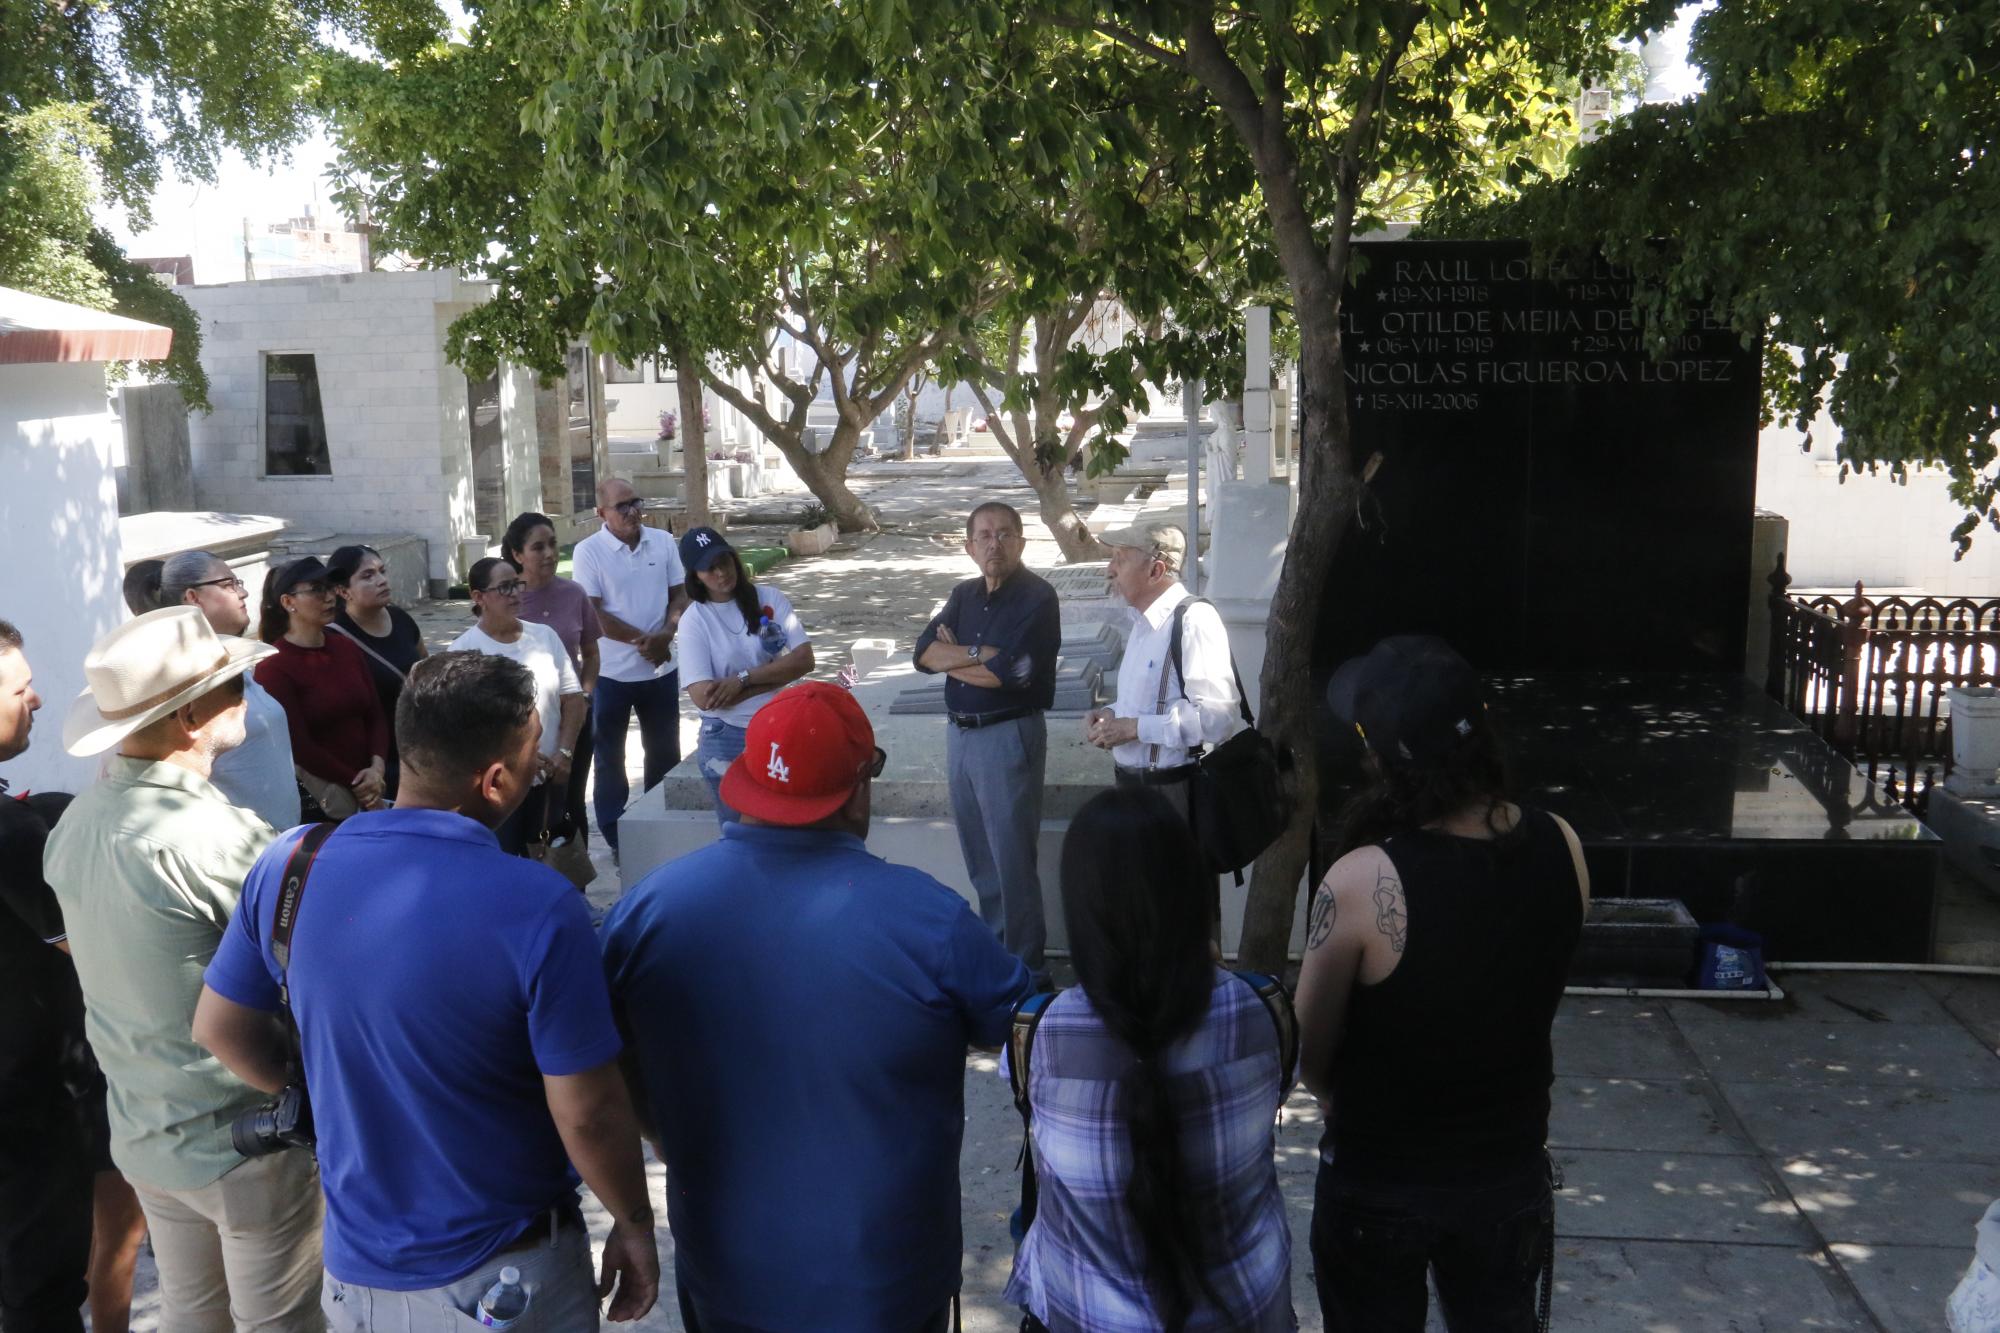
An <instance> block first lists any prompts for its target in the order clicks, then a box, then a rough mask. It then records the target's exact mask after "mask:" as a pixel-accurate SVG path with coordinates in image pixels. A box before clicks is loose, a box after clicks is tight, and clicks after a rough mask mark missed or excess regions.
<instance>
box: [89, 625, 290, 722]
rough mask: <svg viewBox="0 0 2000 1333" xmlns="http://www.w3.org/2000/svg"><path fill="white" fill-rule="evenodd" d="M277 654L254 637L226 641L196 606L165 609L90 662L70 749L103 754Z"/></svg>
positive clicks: (118, 632)
mask: <svg viewBox="0 0 2000 1333" xmlns="http://www.w3.org/2000/svg"><path fill="white" fill-rule="evenodd" d="M277 651H278V650H277V649H275V648H273V647H271V645H269V644H267V643H258V642H256V641H255V640H252V639H237V638H228V639H225V638H223V637H221V636H220V635H218V634H217V633H216V632H215V631H214V630H212V629H210V628H209V625H208V621H207V619H206V618H205V617H203V615H202V614H201V612H200V611H199V610H197V609H196V608H194V607H192V606H168V607H162V608H161V609H160V610H158V611H148V612H147V613H146V614H145V615H143V616H140V617H139V618H138V619H136V620H128V621H126V622H125V623H124V624H122V625H120V626H119V627H118V628H117V629H114V630H112V631H111V632H110V633H109V634H106V635H105V636H104V637H103V638H101V639H99V640H98V641H97V642H96V643H95V644H93V645H92V646H91V649H90V652H89V654H88V655H87V656H85V657H84V659H83V678H84V679H85V680H86V681H88V682H89V685H88V687H87V688H85V690H84V692H83V693H82V694H79V695H78V696H77V697H76V702H75V703H73V704H71V705H70V707H69V716H68V717H67V718H66V719H64V721H63V749H65V750H68V751H69V752H70V753H71V754H73V755H79V756H81V755H93V754H102V753H103V752H104V751H106V750H108V749H110V748H111V747H112V746H114V745H116V744H117V743H118V742H119V741H122V740H124V739H125V738H126V737H127V736H129V735H131V734H132V733H133V732H135V731H137V730H138V729H139V728H141V727H143V726H145V725H146V724H147V723H149V722H157V721H158V720H159V719H161V718H163V717H165V716H166V715H167V714H169V713H171V712H173V711H174V710H175V709H176V708H179V707H181V706H182V705H183V704H187V703H191V702H193V701H194V700H196V699H199V698H200V697H201V696H202V695H204V694H207V693H208V692H209V691H210V690H212V689H214V688H215V687H216V686H218V685H221V684H223V683H224V682H226V681H228V680H231V679H233V678H235V677H237V676H240V675H242V674H243V673H244V672H246V671H248V670H249V669H250V668H251V667H253V666H255V665H256V664H257V663H258V662H261V661H263V660H264V659H265V658H267V657H270V656H272V655H273V654H275V653H276V652H277Z"/></svg>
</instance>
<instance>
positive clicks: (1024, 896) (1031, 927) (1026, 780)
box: [945, 712, 1049, 977]
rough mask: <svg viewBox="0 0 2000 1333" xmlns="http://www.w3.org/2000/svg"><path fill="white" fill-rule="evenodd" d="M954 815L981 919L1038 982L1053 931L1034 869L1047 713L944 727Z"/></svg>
mask: <svg viewBox="0 0 2000 1333" xmlns="http://www.w3.org/2000/svg"><path fill="white" fill-rule="evenodd" d="M945 732H946V736H945V759H946V763H947V764H948V766H949V768H950V770H951V814H952V818H953V820H954V821H956V822H957V824H958V849H959V851H960V852H961V853H962V854H963V855H964V857H965V873H966V874H967V875H969V876H970V877H971V879H972V887H973V888H974V890H976V891H977V892H978V894H979V915H980V917H981V918H982V919H983V920H984V921H985V922H986V924H987V925H989V926H991V927H992V928H993V932H994V934H996V935H998V936H999V937H1000V942H1001V943H1002V944H1004V945H1005V946H1006V947H1007V952H1009V953H1011V954H1013V955H1014V956H1015V957H1016V958H1018V959H1020V960H1021V961H1022V962H1023V963H1025V964H1027V966H1028V970H1029V971H1030V972H1032V973H1034V974H1035V975H1036V976H1037V977H1040V976H1042V975H1043V974H1044V973H1045V971H1046V968H1045V967H1044V965H1043V962H1042V950H1043V948H1044V946H1046V945H1047V943H1048V937H1049V931H1048V925H1047V923H1046V922H1045V921H1044V919H1043V916H1042V877H1041V874H1040V873H1039V872H1038V871H1037V870H1036V867H1035V850H1036V843H1037V842H1038V840H1039V839H1040V837H1041V831H1042V770H1043V766H1044V763H1045V761H1046V760H1047V758H1048V750H1049V733H1048V727H1047V725H1046V724H1045V723H1044V722H1043V720H1042V715H1041V714H1040V713H1038V712H1037V713H1030V714H1028V716H1026V717H1020V718H1015V719H1013V720H1012V721H1008V722H996V723H994V724H993V725H992V726H990V727H976V728H970V729H968V728H964V727H960V726H959V725H958V724H957V723H955V722H950V721H947V722H946V723H945Z"/></svg>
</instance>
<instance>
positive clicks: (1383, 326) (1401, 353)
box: [1340, 245, 1740, 412]
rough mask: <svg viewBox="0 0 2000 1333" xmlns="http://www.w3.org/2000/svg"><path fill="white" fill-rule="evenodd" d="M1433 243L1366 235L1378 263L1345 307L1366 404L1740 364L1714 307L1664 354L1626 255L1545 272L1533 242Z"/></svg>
mask: <svg viewBox="0 0 2000 1333" xmlns="http://www.w3.org/2000/svg"><path fill="white" fill-rule="evenodd" d="M1427 248H1428V247H1425V246H1421V245H1411V246H1395V245H1383V246H1366V247H1363V249H1364V250H1365V251H1372V252H1373V253H1372V254H1371V256H1370V258H1371V265H1370V271H1369V272H1368V273H1367V274H1366V275H1365V276H1363V277H1362V278H1361V279H1360V280H1359V281H1358V282H1357V283H1356V286H1355V289H1354V290H1353V291H1351V292H1350V293H1349V296H1348V299H1347V301H1345V302H1344V303H1343V305H1342V309H1341V319H1340V323H1341V334H1342V337H1343V339H1344V340H1345V344H1346V351H1347V381H1348V389H1349V391H1350V393H1351V394H1352V395H1353V402H1354V406H1355V407H1356V408H1357V409H1358V410H1360V411H1363V412H1371V411H1373V412H1471V411H1477V410H1478V409H1479V408H1480V406H1481V402H1482V398H1483V395H1484V394H1486V393H1488V392H1491V391H1494V390H1504V389H1508V388H1513V387H1517V386H1520V387H1527V386H1535V385H1622V384H1645V385H1654V384H1726V383H1731V382H1733V378H1734V376H1735V375H1736V374H1737V373H1738V371H1739V369H1740V364H1739V358H1738V356H1736V355H1732V353H1734V352H1735V351H1736V347H1735V341H1736V339H1735V335H1734V334H1733V333H1732V332H1731V331H1730V330H1729V328H1728V326H1727V325H1726V324H1724V323H1723V322H1721V321H1720V320H1718V319H1716V318H1714V317H1713V316H1710V315H1703V316H1702V317H1700V318H1699V319H1697V320H1696V321H1695V322H1694V323H1693V324H1691V325H1690V326H1689V327H1688V328H1687V329H1686V330H1685V331H1684V332H1682V333H1681V334H1680V335H1678V336H1677V337H1675V338H1674V339H1672V340H1671V342H1670V344H1669V347H1668V350H1667V353H1666V355H1664V356H1663V357H1660V358H1658V359H1655V358H1654V357H1653V356H1652V355H1651V354H1650V353H1649V352H1648V351H1647V349H1646V346H1645V338H1644V334H1643V332H1642V331H1641V328H1640V321H1639V316H1638V314H1637V312H1635V311H1634V310H1633V309H1632V304H1631V298H1632V279H1631V275H1630V274H1629V273H1628V272H1627V271H1626V270H1625V269H1624V268H1623V267H1622V266H1620V265H1616V264H1611V263H1608V262H1606V261H1604V260H1602V259H1593V260H1589V261H1584V262H1579V263H1576V264H1572V265H1570V266H1568V267H1555V268H1552V269H1551V270H1550V271H1549V272H1548V273H1547V274H1546V275H1545V276H1543V277H1541V278H1536V277H1535V276H1534V275H1533V272H1532V267H1531V264H1530V261H1529V259H1528V257H1527V256H1526V255H1524V254H1506V253H1498V252H1495V253H1491V254H1487V255H1476V254H1475V255H1466V254H1465V253H1463V252H1462V251H1461V252H1459V253H1455V254H1450V253H1446V254H1429V255H1426V254H1425V253H1424V251H1425V250H1426V249H1427ZM1398 251H1401V253H1398Z"/></svg>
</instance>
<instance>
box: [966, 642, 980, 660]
mask: <svg viewBox="0 0 2000 1333" xmlns="http://www.w3.org/2000/svg"><path fill="white" fill-rule="evenodd" d="M965 655H966V656H967V657H969V658H971V659H972V660H973V661H975V662H977V661H978V660H979V645H978V644H976V643H968V644H966V645H965Z"/></svg>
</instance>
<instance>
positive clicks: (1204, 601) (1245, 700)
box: [1167, 597, 1257, 748]
mask: <svg viewBox="0 0 2000 1333" xmlns="http://www.w3.org/2000/svg"><path fill="white" fill-rule="evenodd" d="M1197 602H1199V603H1200V604H1201V605H1203V606H1206V607H1213V606H1214V605H1215V603H1214V602H1211V601H1209V600H1208V598H1206V597H1184V598H1182V599H1181V604H1180V605H1179V606H1177V607H1175V608H1174V628H1173V633H1172V634H1170V635H1169V636H1168V638H1167V655H1168V657H1170V658H1171V659H1172V660H1173V664H1174V679H1175V680H1178V681H1179V682H1180V683H1181V698H1183V699H1186V698H1187V697H1188V692H1187V672H1185V671H1183V670H1182V669H1181V621H1182V620H1184V619H1186V618H1187V609H1188V608H1189V607H1190V606H1193V605H1195V604H1196V603H1197ZM1218 614H1219V613H1218ZM1229 674H1230V675H1231V676H1233V677H1235V679H1236V706H1237V707H1238V708H1240V709H1242V710H1243V725H1244V726H1246V727H1254V726H1256V725H1257V719H1256V718H1255V717H1254V716H1252V715H1251V712H1250V692H1249V691H1248V690H1245V689H1244V688H1243V673H1242V672H1240V671H1238V670H1237V669H1236V650H1235V649H1234V648H1232V649H1230V650H1229ZM1189 702H1193V701H1192V700H1190V701H1189ZM1197 748H1199V747H1197Z"/></svg>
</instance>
